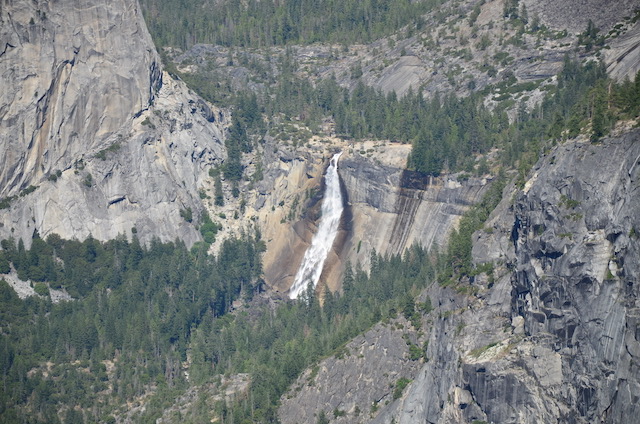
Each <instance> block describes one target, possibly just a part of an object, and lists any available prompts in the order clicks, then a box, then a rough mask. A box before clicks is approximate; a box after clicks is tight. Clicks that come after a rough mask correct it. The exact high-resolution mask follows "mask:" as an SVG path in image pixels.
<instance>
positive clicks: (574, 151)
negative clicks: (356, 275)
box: [280, 130, 640, 424]
mask: <svg viewBox="0 0 640 424" xmlns="http://www.w3.org/2000/svg"><path fill="white" fill-rule="evenodd" d="M639 141H640V130H633V131H630V132H627V133H625V134H623V135H620V136H617V137H615V138H609V139H605V140H603V141H602V142H601V143H599V144H591V143H589V142H587V141H585V140H581V141H573V142H567V143H565V144H563V145H560V146H558V147H556V148H555V149H553V150H552V151H551V152H550V153H548V154H547V155H546V156H545V157H544V158H542V159H541V161H540V162H539V164H538V165H537V167H536V168H535V169H534V170H533V171H532V177H531V179H530V180H529V181H528V182H527V183H526V184H525V186H524V189H522V190H518V189H516V188H515V187H513V186H511V187H507V188H506V189H505V193H504V197H503V199H504V200H503V201H502V202H501V204H500V205H498V207H497V208H496V210H495V211H494V213H493V215H492V216H491V217H490V219H489V221H488V222H487V224H486V226H485V229H483V230H482V231H479V232H478V233H477V234H475V235H474V247H473V257H474V261H476V262H477V263H486V262H492V263H493V264H494V272H493V274H492V275H491V276H489V275H486V274H480V275H478V276H476V277H474V278H473V279H472V280H471V281H466V282H463V283H462V284H464V285H470V286H471V287H470V290H466V292H471V293H474V294H473V295H465V294H462V293H461V292H463V290H452V289H451V288H449V287H441V286H439V285H437V284H434V285H432V286H431V287H429V288H428V289H427V290H426V291H425V292H424V293H423V295H422V296H429V297H430V298H431V300H432V303H433V305H434V310H433V311H432V312H431V313H430V314H428V315H426V316H425V317H424V322H423V324H424V325H423V328H425V333H426V334H425V335H424V336H422V337H426V338H427V339H428V341H429V343H428V349H427V352H426V356H427V358H428V359H429V360H428V361H427V362H425V363H424V364H423V365H421V367H420V369H417V368H416V369H415V370H413V371H411V374H409V375H408V376H407V378H409V379H411V380H412V382H411V384H410V385H409V386H408V387H407V389H405V391H404V393H403V395H402V396H401V397H400V398H399V399H396V400H393V399H389V398H387V399H389V401H390V402H389V404H388V405H386V406H384V407H382V405H381V408H380V409H379V410H377V411H374V410H371V411H367V412H368V413H366V414H360V415H356V413H355V412H356V410H355V407H354V406H353V405H354V404H355V403H353V402H352V401H351V400H350V398H349V396H352V394H353V393H356V392H357V393H358V396H359V397H360V398H362V399H369V401H371V399H373V398H374V397H375V396H374V394H375V390H374V389H372V388H367V387H366V386H365V385H362V384H361V383H359V381H365V382H366V381H369V380H374V381H375V379H376V378H379V376H378V374H377V373H378V371H376V370H368V369H366V367H364V366H363V365H362V364H361V363H360V362H359V361H360V359H359V357H358V358H351V359H349V362H348V364H342V365H341V363H340V362H339V361H336V360H335V359H334V358H329V359H327V360H325V361H323V362H321V363H320V367H319V369H320V370H324V369H327V370H331V369H332V367H336V369H343V368H344V370H345V371H344V372H345V373H349V372H357V373H359V374H358V375H359V377H358V378H354V379H353V382H352V383H351V384H345V383H344V381H343V379H342V378H341V377H339V373H336V372H334V373H333V374H336V376H335V378H334V379H333V380H332V379H330V378H327V381H323V380H320V379H316V385H315V386H313V387H306V386H305V385H304V384H300V388H297V387H296V388H294V390H292V392H291V393H290V394H289V396H291V399H290V400H289V399H284V398H283V406H282V408H281V411H280V413H281V416H282V419H283V422H296V420H298V421H299V419H300V418H301V417H302V415H300V414H301V413H302V412H300V410H302V409H303V410H304V411H305V412H304V414H307V415H306V416H308V417H312V416H313V415H312V414H313V412H315V413H316V414H317V413H319V412H320V410H324V411H325V412H330V411H331V408H336V407H337V408H338V410H343V409H344V410H345V411H346V416H345V417H342V418H339V419H340V420H346V421H345V422H363V423H364V422H373V423H379V424H383V423H384V424H388V423H391V422H395V423H399V424H401V423H406V424H409V423H471V422H474V421H485V422H500V423H539V422H567V423H576V424H578V423H580V424H582V423H593V422H603V423H618V422H634V421H635V417H636V416H637V415H638V414H639V413H640V411H639V410H638V408H639V407H638V403H637V399H635V398H634V396H635V395H634V394H636V393H640V369H638V367H637V363H638V361H639V359H640V336H639V334H640V319H639V318H638V317H639V316H640V312H639V311H640V302H639V300H638V299H639V293H638V287H637V286H638V278H639V276H640V262H638V260H637V258H638V255H639V254H640V235H639V234H640V231H639V230H638V228H640V214H639V213H638V211H639V210H640V197H638V187H639V185H638V184H639V181H640V142H639ZM343 172H344V170H343ZM379 207H380V208H381V209H382V208H383V203H380V205H379ZM405 333H406V334H408V335H410V336H412V335H413V334H415V333H413V332H411V331H410V330H405ZM367 337H373V333H372V334H367V335H365V336H364V338H365V339H367ZM352 343H354V342H352ZM374 346H375V347H374V348H372V352H369V353H368V355H371V358H375V357H376V355H379V356H383V355H385V352H387V347H386V345H385V344H384V343H382V342H381V343H380V344H379V345H375V343H374ZM372 360H373V359H372ZM401 363H402V361H401V360H399V359H396V360H389V365H388V367H389V369H394V367H396V366H398V364H401ZM319 375H320V374H319ZM376 389H377V388H376ZM311 394H312V395H311ZM347 400H349V402H347ZM340 402H343V403H340ZM385 403H386V402H385ZM360 411H362V407H360Z"/></svg>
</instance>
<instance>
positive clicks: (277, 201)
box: [251, 143, 488, 291]
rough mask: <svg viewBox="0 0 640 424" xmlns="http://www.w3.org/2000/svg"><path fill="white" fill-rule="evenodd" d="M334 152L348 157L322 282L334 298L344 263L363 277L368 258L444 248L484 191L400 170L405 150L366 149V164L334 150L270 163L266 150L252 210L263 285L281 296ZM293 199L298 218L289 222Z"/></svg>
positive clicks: (341, 169) (478, 185) (483, 183)
mask: <svg viewBox="0 0 640 424" xmlns="http://www.w3.org/2000/svg"><path fill="white" fill-rule="evenodd" d="M327 148H328V149H329V150H326V149H327ZM336 149H338V150H343V151H344V152H345V153H344V154H343V156H342V157H341V159H340V162H339V166H338V173H339V175H340V178H341V184H342V189H343V198H344V201H345V211H344V214H343V218H342V223H341V226H340V231H339V234H338V236H337V238H336V241H335V243H334V247H333V249H332V252H330V254H329V256H328V258H327V263H326V265H325V269H324V271H323V275H322V277H321V283H325V284H327V285H328V287H329V288H330V289H331V290H338V289H340V279H341V275H342V272H343V270H344V265H345V263H346V262H347V261H350V262H351V264H352V265H354V266H355V265H356V264H357V263H359V264H360V265H361V266H362V268H363V269H368V267H369V262H370V259H371V252H372V251H373V250H375V251H376V252H377V253H378V254H390V255H391V254H401V253H402V252H403V251H404V249H405V248H406V247H409V246H411V245H412V244H414V243H417V244H420V245H422V246H425V247H431V246H433V245H439V246H443V245H444V244H445V241H446V238H447V235H448V233H449V231H450V229H451V228H452V227H453V226H454V225H456V224H457V222H458V220H459V219H460V217H461V216H462V214H463V213H464V212H465V211H466V210H467V209H468V208H469V206H470V205H472V204H474V203H475V202H477V201H478V200H479V199H480V198H481V196H482V194H483V193H484V191H485V189H486V188H487V186H488V185H487V180H486V179H481V178H470V179H469V180H467V181H464V182H459V181H457V179H456V177H455V176H445V177H442V178H433V177H429V176H424V175H420V174H417V173H412V172H409V171H406V170H404V169H403V166H404V164H405V162H406V154H407V153H408V152H409V149H410V146H409V145H401V144H397V143H386V144H385V143H380V144H379V145H378V147H377V148H376V149H373V148H371V149H370V150H371V151H372V153H371V157H367V156H364V155H362V154H360V153H358V152H359V151H360V150H358V149H353V146H345V145H339V144H336V145H332V146H328V147H327V146H325V147H322V148H320V147H318V148H317V149H305V150H304V151H300V152H298V153H297V154H293V153H281V154H280V155H276V156H274V157H272V158H270V159H269V155H272V154H271V153H269V149H268V148H265V154H266V155H267V159H266V160H265V162H266V163H268V164H269V165H268V166H267V171H266V173H265V180H264V181H262V182H261V183H259V184H258V186H257V193H261V194H257V197H256V199H255V202H254V207H255V214H256V216H257V220H258V222H259V223H260V228H262V229H263V231H264V236H265V237H264V238H265V240H266V242H267V252H266V254H265V256H264V264H265V265H264V267H265V277H266V280H267V282H268V283H269V284H270V285H271V286H272V287H275V288H276V289H278V290H281V291H285V290H287V289H288V287H289V286H290V285H291V283H292V282H293V278H294V277H295V273H296V271H297V269H298V267H299V265H300V262H301V260H302V257H303V256H304V252H305V250H306V248H307V247H308V245H309V243H310V241H311V238H312V237H313V234H314V233H315V232H316V230H317V221H318V218H319V213H320V203H321V200H322V191H323V174H324V171H325V169H326V166H327V163H328V162H327V161H328V158H329V157H330V156H331V151H333V150H336ZM374 150H375V151H374ZM362 151H364V150H362ZM267 187H268V188H267ZM295 198H297V199H298V201H297V203H298V204H299V206H300V213H299V214H294V216H295V218H294V219H289V218H290V216H291V207H292V204H293V203H294V200H293V199H295ZM251 213H254V212H251Z"/></svg>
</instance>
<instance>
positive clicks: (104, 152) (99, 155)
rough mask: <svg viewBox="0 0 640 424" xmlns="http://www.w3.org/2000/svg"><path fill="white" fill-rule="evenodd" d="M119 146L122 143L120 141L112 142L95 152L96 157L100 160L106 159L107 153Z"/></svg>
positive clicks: (112, 151) (113, 151)
mask: <svg viewBox="0 0 640 424" xmlns="http://www.w3.org/2000/svg"><path fill="white" fill-rule="evenodd" d="M121 147H122V145H121V144H120V143H117V142H116V143H113V144H112V145H111V146H109V147H107V148H106V149H102V150H100V151H99V152H98V153H96V157H97V158H98V159H101V160H107V155H109V154H111V153H115V152H117V151H118V150H120V148H121Z"/></svg>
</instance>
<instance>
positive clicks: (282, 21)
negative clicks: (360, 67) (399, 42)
mask: <svg viewBox="0 0 640 424" xmlns="http://www.w3.org/2000/svg"><path fill="white" fill-rule="evenodd" d="M140 3H141V5H142V7H143V10H144V13H145V17H146V20H147V22H148V26H149V30H150V31H151V34H152V35H153V38H154V40H155V41H156V43H157V44H158V45H159V46H174V47H180V48H182V49H187V48H189V47H191V46H192V45H194V44H196V43H208V44H218V45H225V46H241V47H269V46H275V45H287V44H310V43H315V42H330V43H343V44H353V43H363V42H370V41H372V40H375V39H377V38H380V37H383V36H385V35H388V34H390V33H393V32H394V31H396V30H398V29H399V28H401V27H403V26H405V25H407V24H409V23H412V24H415V25H417V26H418V27H422V26H423V25H424V21H423V20H422V18H421V16H422V15H423V14H424V13H426V12H428V11H430V10H432V9H433V8H435V7H437V6H439V5H440V4H442V3H443V1H442V0H420V1H411V0H316V1H305V0H287V1H272V0H267V1H260V0H249V1H240V0H223V1H213V0H208V1H204V2H203V1H196V0H185V1H180V2H175V1H171V0H142V1H141V2H140ZM176 16H179V17H180V19H176V18H175V17H176Z"/></svg>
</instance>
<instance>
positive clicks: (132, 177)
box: [0, 0, 226, 245]
mask: <svg viewBox="0 0 640 424" xmlns="http://www.w3.org/2000/svg"><path fill="white" fill-rule="evenodd" d="M0 45H2V46H4V47H3V53H2V55H1V56H0V86H2V87H3V89H2V90H0V128H2V130H1V131H0V152H2V154H0V197H4V198H10V205H11V206H10V208H9V209H4V210H2V211H0V237H1V238H7V237H9V236H13V237H16V238H23V239H24V240H25V241H26V242H27V244H28V243H29V241H30V239H31V236H32V234H33V232H34V230H35V229H37V230H38V231H39V233H40V235H41V236H43V237H44V236H46V235H48V234H50V233H52V232H55V233H58V234H60V235H61V236H63V237H66V238H73V237H77V238H80V239H82V238H85V237H87V236H88V235H89V234H92V235H93V236H94V237H96V238H99V239H109V238H113V237H115V236H116V235H118V234H121V233H124V234H127V235H129V236H130V235H131V233H132V228H135V230H137V233H138V236H139V237H140V238H141V239H142V240H144V241H148V240H150V239H151V237H153V236H157V237H159V238H160V239H162V240H174V239H175V238H176V237H177V238H180V239H182V240H184V241H185V242H186V243H187V244H189V245H191V244H193V242H195V241H197V240H199V238H200V236H199V234H198V232H197V231H196V230H195V228H194V227H193V226H192V225H191V224H189V223H188V222H186V221H185V219H183V217H181V216H180V210H184V211H186V210H191V211H192V213H193V215H194V217H196V218H197V216H198V214H199V211H200V210H201V209H202V206H201V202H200V201H199V198H198V186H199V184H201V182H202V180H203V179H204V178H205V177H206V170H207V169H208V167H209V166H211V165H213V164H216V163H219V162H221V161H222V159H223V158H224V156H225V150H224V146H223V143H222V142H221V140H222V138H223V134H224V133H223V131H224V130H223V128H224V125H225V120H226V117H225V116H224V114H223V113H222V112H221V111H219V110H217V109H214V108H212V107H210V106H208V105H206V104H205V103H204V102H203V101H202V100H201V99H199V98H197V97H196V96H194V95H192V94H190V93H189V92H188V90H187V88H186V87H185V86H184V85H183V84H182V83H181V82H177V81H173V80H171V78H170V77H168V75H166V74H165V75H163V72H162V67H161V65H160V60H159V57H158V55H157V53H156V51H155V48H154V45H153V42H152V40H151V37H150V35H149V33H148V31H147V29H146V26H145V23H144V21H143V19H142V14H141V11H140V9H139V6H138V3H137V1H130V0H116V1H113V2H95V1H91V0H68V1H62V2H46V1H39V2H8V3H6V2H5V3H4V4H3V6H2V8H0ZM30 186H33V187H34V188H35V191H33V192H32V190H33V188H32V189H29V190H25V189H27V188H28V187H30ZM19 194H20V196H18V195H19Z"/></svg>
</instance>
